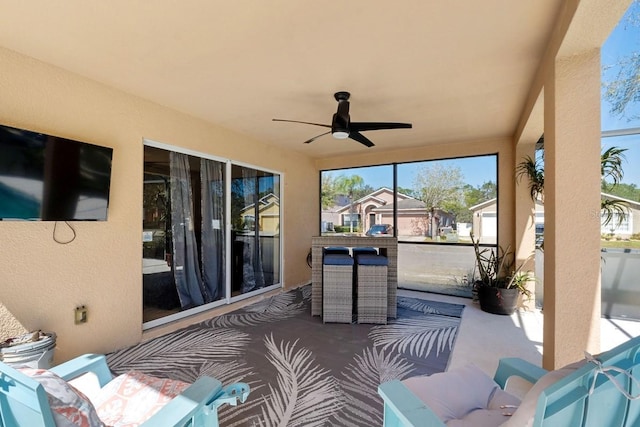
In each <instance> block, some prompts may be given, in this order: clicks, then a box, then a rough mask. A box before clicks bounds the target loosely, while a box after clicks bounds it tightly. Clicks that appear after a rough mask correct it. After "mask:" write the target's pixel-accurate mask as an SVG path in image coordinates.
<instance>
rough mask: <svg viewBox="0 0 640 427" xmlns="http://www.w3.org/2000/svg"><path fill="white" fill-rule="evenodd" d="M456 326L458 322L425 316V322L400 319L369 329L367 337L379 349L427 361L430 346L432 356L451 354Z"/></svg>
mask: <svg viewBox="0 0 640 427" xmlns="http://www.w3.org/2000/svg"><path fill="white" fill-rule="evenodd" d="M458 324H459V321H458V319H456V318H451V317H447V316H429V318H428V321H427V320H425V319H400V320H398V321H396V322H394V323H391V324H388V325H382V326H376V327H374V328H372V329H371V332H369V337H370V338H371V339H372V340H373V342H374V345H376V346H381V347H382V348H383V349H390V350H392V351H398V352H408V353H409V354H410V355H412V356H418V357H427V356H429V354H430V353H431V351H432V350H433V349H434V346H435V350H436V355H438V354H440V351H442V350H444V349H448V350H451V348H452V346H453V337H454V336H455V333H456V331H457V330H458Z"/></svg>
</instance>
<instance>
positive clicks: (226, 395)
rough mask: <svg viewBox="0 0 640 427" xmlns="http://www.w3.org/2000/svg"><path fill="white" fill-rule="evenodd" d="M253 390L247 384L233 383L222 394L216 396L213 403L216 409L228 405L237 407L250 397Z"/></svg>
mask: <svg viewBox="0 0 640 427" xmlns="http://www.w3.org/2000/svg"><path fill="white" fill-rule="evenodd" d="M250 392H251V388H250V387H249V384H246V383H233V384H229V385H228V386H226V387H225V388H224V389H223V390H222V393H221V394H219V395H218V396H216V400H214V401H213V406H214V407H216V408H217V407H219V406H222V405H224V404H225V403H226V404H229V405H231V406H237V405H238V403H244V402H245V401H246V400H247V397H249V393H250Z"/></svg>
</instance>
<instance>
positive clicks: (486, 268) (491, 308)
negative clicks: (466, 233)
mask: <svg viewBox="0 0 640 427" xmlns="http://www.w3.org/2000/svg"><path fill="white" fill-rule="evenodd" d="M471 242H472V243H473V249H474V252H475V257H476V271H477V272H478V278H477V280H476V281H475V284H474V287H475V290H476V291H477V294H478V302H479V303H480V308H481V309H482V310H483V311H486V312H488V313H494V314H506V315H509V314H513V313H514V312H515V310H516V308H517V307H518V302H519V301H520V297H521V296H524V297H525V298H531V291H529V289H528V288H527V282H529V281H530V280H532V275H531V274H530V273H529V272H528V271H524V270H523V267H524V263H522V264H520V265H519V266H517V267H515V255H514V253H513V251H512V250H511V247H510V246H509V247H507V249H506V250H505V249H503V248H502V247H501V246H497V247H496V249H495V250H493V249H492V248H481V247H480V242H479V240H475V238H474V236H473V234H471Z"/></svg>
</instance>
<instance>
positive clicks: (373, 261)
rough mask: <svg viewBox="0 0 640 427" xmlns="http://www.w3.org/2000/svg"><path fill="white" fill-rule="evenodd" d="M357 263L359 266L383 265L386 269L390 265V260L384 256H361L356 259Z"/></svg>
mask: <svg viewBox="0 0 640 427" xmlns="http://www.w3.org/2000/svg"><path fill="white" fill-rule="evenodd" d="M356 263H357V264H358V265H383V266H385V267H386V266H388V265H389V260H388V259H387V257H386V256H382V255H372V254H361V255H358V258H356Z"/></svg>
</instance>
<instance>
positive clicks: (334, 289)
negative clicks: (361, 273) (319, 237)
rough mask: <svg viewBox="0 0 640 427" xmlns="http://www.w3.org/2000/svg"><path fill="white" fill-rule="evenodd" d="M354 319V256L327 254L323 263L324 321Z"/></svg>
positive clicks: (339, 321) (335, 321)
mask: <svg viewBox="0 0 640 427" xmlns="http://www.w3.org/2000/svg"><path fill="white" fill-rule="evenodd" d="M352 320H353V258H351V257H350V256H349V255H344V254H336V255H331V254H329V255H325V256H324V258H323V264H322V322H323V323H327V322H333V323H351V321H352Z"/></svg>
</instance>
